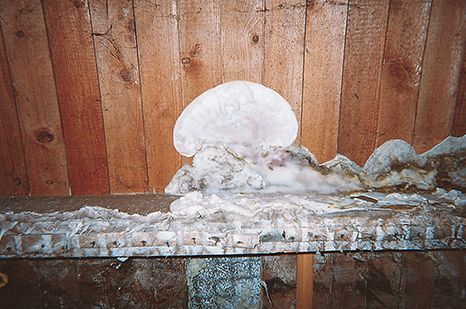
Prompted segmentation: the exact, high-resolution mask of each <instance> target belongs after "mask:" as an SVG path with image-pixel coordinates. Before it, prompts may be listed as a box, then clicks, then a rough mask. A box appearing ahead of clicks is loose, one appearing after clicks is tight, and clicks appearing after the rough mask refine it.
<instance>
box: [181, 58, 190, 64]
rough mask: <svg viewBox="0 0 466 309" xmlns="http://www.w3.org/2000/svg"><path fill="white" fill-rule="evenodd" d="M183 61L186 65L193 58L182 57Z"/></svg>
mask: <svg viewBox="0 0 466 309" xmlns="http://www.w3.org/2000/svg"><path fill="white" fill-rule="evenodd" d="M181 63H182V64H184V65H188V64H190V63H191V58H189V57H184V58H183V59H181Z"/></svg>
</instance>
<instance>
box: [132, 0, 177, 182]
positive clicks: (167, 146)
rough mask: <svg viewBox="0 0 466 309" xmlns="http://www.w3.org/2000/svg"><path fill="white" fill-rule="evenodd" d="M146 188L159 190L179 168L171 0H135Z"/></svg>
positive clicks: (174, 11) (173, 4) (173, 7)
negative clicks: (176, 141) (176, 147)
mask: <svg viewBox="0 0 466 309" xmlns="http://www.w3.org/2000/svg"><path fill="white" fill-rule="evenodd" d="M134 13H135V18H136V32H137V43H138V54H139V55H138V56H139V64H140V68H141V72H140V74H141V88H142V101H143V107H144V126H145V134H146V147H147V148H146V152H147V167H148V174H149V190H150V191H162V190H163V189H164V188H165V186H166V185H167V184H168V182H169V181H170V179H171V178H172V177H173V175H174V174H175V173H176V171H177V170H178V169H179V168H180V165H181V159H180V155H179V154H178V153H177V152H176V150H175V148H174V146H173V140H172V136H173V127H174V125H175V121H176V119H177V118H178V115H179V114H180V113H181V110H182V101H181V77H180V65H181V64H180V60H179V44H178V15H177V14H178V12H177V1H175V0H164V1H155V0H135V1H134Z"/></svg>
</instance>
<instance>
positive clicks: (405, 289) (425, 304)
mask: <svg viewBox="0 0 466 309" xmlns="http://www.w3.org/2000/svg"><path fill="white" fill-rule="evenodd" d="M401 262H402V265H403V270H402V272H401V288H402V291H401V302H402V305H401V307H403V308H431V307H432V296H433V295H432V292H433V291H434V262H433V260H432V258H431V257H430V253H428V252H403V254H402V260H401Z"/></svg>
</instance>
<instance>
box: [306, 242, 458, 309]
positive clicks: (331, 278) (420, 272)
mask: <svg viewBox="0 0 466 309" xmlns="http://www.w3.org/2000/svg"><path fill="white" fill-rule="evenodd" d="M464 263H465V254H464V251H461V250H449V251H431V252H425V251H414V252H377V253H373V252H362V253H325V254H322V255H316V256H315V260H314V275H313V278H314V294H313V308H463V307H464V302H465V295H464V284H465V281H464V265H465V264H464Z"/></svg>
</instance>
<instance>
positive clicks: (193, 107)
mask: <svg viewBox="0 0 466 309" xmlns="http://www.w3.org/2000/svg"><path fill="white" fill-rule="evenodd" d="M297 133H298V121H297V119H296V116H295V114H294V112H293V110H292V109H291V106H290V104H289V103H288V102H287V101H286V100H285V99H284V98H283V97H282V96H280V95H279V94H278V93H277V92H275V91H274V90H272V89H270V88H267V87H265V86H263V85H261V84H257V83H253V82H248V81H232V82H227V83H224V84H221V85H218V86H216V87H214V88H212V89H209V90H207V91H206V92H204V93H203V94H201V95H200V96H198V97H197V98H195V99H194V100H193V101H192V102H191V103H190V104H189V105H188V106H187V107H186V108H185V109H184V111H183V112H182V113H181V115H180V116H179V117H178V120H177V121H176V124H175V128H174V130H173V141H174V145H175V148H176V150H177V151H178V152H179V153H180V154H182V155H183V156H186V157H191V156H193V155H195V154H196V153H197V152H198V151H199V150H200V149H201V148H202V147H203V146H205V145H218V144H220V145H222V144H223V145H231V144H239V145H251V146H255V147H258V146H283V147H287V146H289V145H291V144H292V143H293V141H294V140H295V139H296V136H297Z"/></svg>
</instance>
